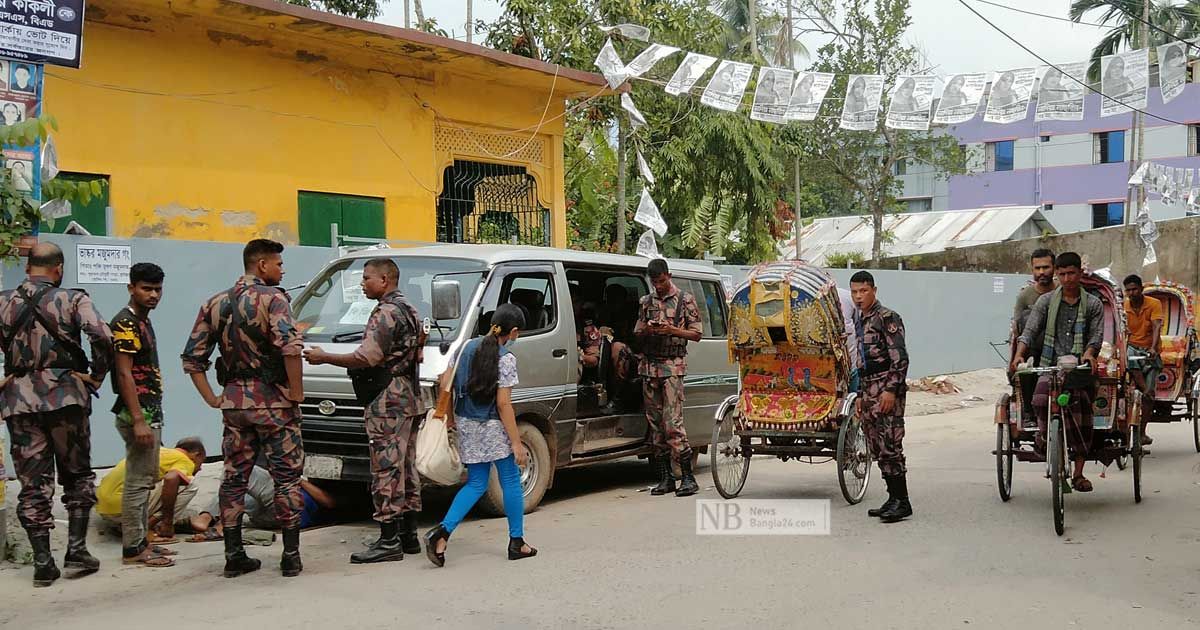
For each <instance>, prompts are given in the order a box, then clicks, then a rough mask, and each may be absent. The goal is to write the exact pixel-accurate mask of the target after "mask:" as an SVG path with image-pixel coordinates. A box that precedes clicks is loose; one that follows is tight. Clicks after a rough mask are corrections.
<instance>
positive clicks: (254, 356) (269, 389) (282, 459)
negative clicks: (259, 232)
mask: <svg viewBox="0 0 1200 630" xmlns="http://www.w3.org/2000/svg"><path fill="white" fill-rule="evenodd" d="M231 298H232V299H231ZM233 308H237V309H238V311H239V317H240V319H241V321H242V325H241V327H240V329H239V330H234V329H233V328H234V327H233V325H232V317H233ZM233 335H239V340H238V342H237V345H236V346H235V345H234V339H233ZM256 340H257V341H256ZM218 346H220V348H221V361H223V362H224V364H225V365H226V366H228V367H229V368H230V369H231V370H233V373H232V374H231V375H230V378H228V379H227V381H226V383H225V390H224V392H223V399H222V402H221V412H222V414H223V416H224V421H225V434H224V437H223V439H222V440H221V451H222V454H223V455H224V457H225V478H224V480H223V481H222V482H221V491H220V502H221V521H222V523H224V526H225V527H237V526H238V519H239V517H240V516H241V515H242V513H243V512H244V511H245V497H246V489H247V484H248V482H249V478H250V471H251V470H253V468H254V462H255V461H256V460H257V459H258V456H259V454H260V453H263V452H265V453H266V457H267V469H268V470H269V471H270V472H271V478H272V479H274V481H275V516H276V519H277V520H278V521H279V525H280V527H282V528H283V529H289V528H293V527H298V526H299V524H300V513H301V512H302V511H303V508H304V497H303V494H302V493H301V492H300V475H301V473H302V472H303V470H304V444H303V442H302V440H301V438H300V407H299V405H297V404H296V403H294V402H292V401H291V400H288V398H287V385H286V376H284V377H283V379H284V382H283V383H282V384H280V383H279V382H267V381H266V380H264V379H263V378H261V377H253V376H249V374H252V373H257V374H267V373H269V372H271V371H274V372H282V366H281V365H278V363H281V362H278V359H279V357H281V356H282V357H288V356H299V355H300V352H301V350H302V348H303V343H302V341H301V336H300V331H299V330H297V329H296V323H295V321H294V320H293V319H292V311H291V305H290V300H289V298H288V295H287V293H285V292H284V291H283V289H280V288H278V287H269V286H267V285H266V284H264V283H263V282H262V280H259V279H258V278H256V277H254V276H251V275H247V276H243V277H242V278H240V279H238V281H237V283H236V284H235V285H234V286H233V290H232V291H226V292H221V293H218V294H216V295H214V296H212V297H210V298H209V299H208V300H207V301H206V302H205V303H204V304H203V305H202V306H201V307H200V313H199V315H197V317H196V323H195V325H193V326H192V333H191V336H189V337H188V341H187V345H186V346H185V347H184V350H183V355H182V358H183V371H184V372H186V373H188V374H203V373H205V372H207V371H208V368H209V365H210V362H209V357H210V356H212V353H213V350H215V349H216V348H217V347H218ZM272 366H275V367H272ZM273 380H275V381H278V380H279V378H278V377H276V378H275V379H273Z"/></svg>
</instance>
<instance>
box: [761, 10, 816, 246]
mask: <svg viewBox="0 0 1200 630" xmlns="http://www.w3.org/2000/svg"><path fill="white" fill-rule="evenodd" d="M753 1H754V0H751V2H753ZM785 2H786V3H787V46H785V47H784V48H785V50H786V52H787V59H788V67H789V68H791V69H792V70H793V71H795V70H796V51H795V50H793V49H792V43H793V42H794V41H795V36H794V33H793V32H792V0H785ZM792 175H794V176H795V179H796V190H795V197H794V198H793V201H792V204H793V205H792V211H793V212H794V217H793V218H792V224H793V225H792V228H793V229H794V230H795V231H796V260H800V258H802V256H801V255H800V253H801V251H802V250H801V248H800V231H801V229H803V227H804V222H803V220H802V219H803V217H802V216H800V156H796V157H795V158H794V159H793V161H792Z"/></svg>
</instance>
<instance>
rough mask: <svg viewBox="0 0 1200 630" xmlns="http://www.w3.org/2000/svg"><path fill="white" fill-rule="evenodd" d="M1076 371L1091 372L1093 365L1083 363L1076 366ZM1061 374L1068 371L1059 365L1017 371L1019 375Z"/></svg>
mask: <svg viewBox="0 0 1200 630" xmlns="http://www.w3.org/2000/svg"><path fill="white" fill-rule="evenodd" d="M1075 369H1076V370H1079V371H1082V372H1091V371H1092V364H1090V363H1081V364H1079V365H1077V366H1075ZM1060 372H1067V370H1065V369H1063V368H1061V367H1058V366H1057V365H1052V366H1050V367H1038V368H1023V369H1020V370H1017V374H1056V373H1060Z"/></svg>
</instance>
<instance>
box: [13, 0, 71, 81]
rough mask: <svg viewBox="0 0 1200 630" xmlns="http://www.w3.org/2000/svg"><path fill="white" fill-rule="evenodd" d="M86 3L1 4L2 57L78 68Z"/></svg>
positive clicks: (22, 0) (27, 0) (24, 0)
mask: <svg viewBox="0 0 1200 630" xmlns="http://www.w3.org/2000/svg"><path fill="white" fill-rule="evenodd" d="M83 10H84V0H3V1H2V2H0V57H7V58H9V59H14V60H16V61H23V62H25V63H48V64H51V65H55V66H66V67H68V68H78V67H79V62H80V56H81V55H82V54H83Z"/></svg>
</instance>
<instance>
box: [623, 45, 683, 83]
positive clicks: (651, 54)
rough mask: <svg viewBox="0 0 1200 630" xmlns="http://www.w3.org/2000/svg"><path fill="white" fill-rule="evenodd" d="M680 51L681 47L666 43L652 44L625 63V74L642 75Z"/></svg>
mask: <svg viewBox="0 0 1200 630" xmlns="http://www.w3.org/2000/svg"><path fill="white" fill-rule="evenodd" d="M677 52H679V49H678V48H676V47H674V46H667V45H665V44H650V45H649V46H648V47H646V50H643V51H642V54H640V55H638V56H636V57H634V58H633V61H630V62H629V63H628V64H626V65H625V74H627V75H629V76H631V77H640V76H642V75H643V74H646V73H647V72H649V71H650V68H653V67H654V66H655V64H657V63H658V62H660V61H662V60H663V59H666V58H667V57H670V56H671V55H674V54H675V53H677Z"/></svg>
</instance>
